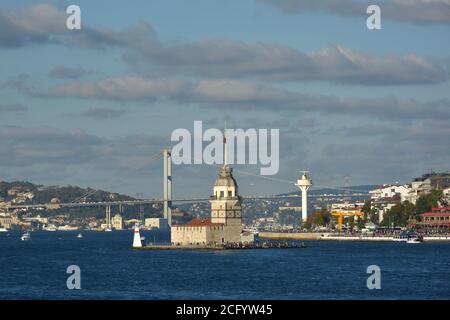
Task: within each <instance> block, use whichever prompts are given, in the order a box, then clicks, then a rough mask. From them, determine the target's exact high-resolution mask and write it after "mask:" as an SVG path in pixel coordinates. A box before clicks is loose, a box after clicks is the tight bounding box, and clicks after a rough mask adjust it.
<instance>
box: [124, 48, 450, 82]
mask: <svg viewBox="0 0 450 320" xmlns="http://www.w3.org/2000/svg"><path fill="white" fill-rule="evenodd" d="M133 50H134V51H133V52H134V53H133V54H132V55H131V56H130V57H129V58H128V60H129V61H130V63H131V64H133V65H134V66H135V68H136V69H139V70H145V68H147V69H148V68H150V69H149V70H150V71H149V72H152V73H154V70H153V68H155V66H156V67H159V68H162V70H163V71H164V72H165V73H172V74H188V75H194V76H206V77H214V78H225V77H226V78H229V77H233V78H254V79H261V80H270V81H329V82H335V83H343V84H354V85H369V86H370V85H377V86H380V85H407V84H429V83H439V82H443V81H446V80H447V79H448V78H449V72H448V69H447V67H446V65H445V64H441V63H438V62H435V61H431V60H428V59H426V58H423V57H420V56H418V55H415V54H408V55H404V56H401V55H385V56H376V55H373V54H367V53H362V52H359V51H355V50H352V49H349V48H345V47H343V46H340V45H336V46H331V47H328V48H324V49H322V50H319V51H317V52H311V53H306V52H302V51H300V50H297V49H294V48H290V47H286V46H279V45H272V44H266V43H245V42H240V41H232V40H204V41H199V42H194V43H188V44H178V45H173V46H163V45H159V46H157V45H152V46H148V47H145V46H144V47H142V46H138V47H134V48H133Z"/></svg>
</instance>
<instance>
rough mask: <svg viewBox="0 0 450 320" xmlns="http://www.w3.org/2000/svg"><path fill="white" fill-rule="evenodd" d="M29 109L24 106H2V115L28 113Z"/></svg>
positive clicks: (0, 107)
mask: <svg viewBox="0 0 450 320" xmlns="http://www.w3.org/2000/svg"><path fill="white" fill-rule="evenodd" d="M26 111H28V107H26V106H24V105H22V104H0V113H17V112H26Z"/></svg>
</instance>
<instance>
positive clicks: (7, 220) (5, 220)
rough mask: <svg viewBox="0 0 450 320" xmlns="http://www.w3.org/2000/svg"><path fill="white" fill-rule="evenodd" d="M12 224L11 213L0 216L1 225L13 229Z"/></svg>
mask: <svg viewBox="0 0 450 320" xmlns="http://www.w3.org/2000/svg"><path fill="white" fill-rule="evenodd" d="M12 224H13V223H12V218H11V216H10V215H1V216H0V227H2V228H6V229H11V225H12Z"/></svg>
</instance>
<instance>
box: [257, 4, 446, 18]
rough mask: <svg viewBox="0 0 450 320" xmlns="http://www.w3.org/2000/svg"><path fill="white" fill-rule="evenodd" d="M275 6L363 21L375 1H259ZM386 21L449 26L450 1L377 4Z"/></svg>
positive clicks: (284, 9)
mask: <svg viewBox="0 0 450 320" xmlns="http://www.w3.org/2000/svg"><path fill="white" fill-rule="evenodd" d="M256 1H258V2H262V3H267V4H270V5H273V6H275V7H277V8H279V9H281V10H282V11H283V12H286V13H290V14H294V13H302V12H308V11H310V12H311V11H312V12H326V13H330V14H336V15H341V16H357V17H363V16H364V15H365V14H366V9H367V7H368V6H369V5H371V4H374V3H373V2H371V1H360V0H322V1H315V0H256ZM376 4H378V5H379V6H380V8H381V15H382V18H387V19H390V20H394V21H401V22H408V23H415V24H437V23H441V24H449V23H450V1H448V0H389V1H381V2H379V3H376Z"/></svg>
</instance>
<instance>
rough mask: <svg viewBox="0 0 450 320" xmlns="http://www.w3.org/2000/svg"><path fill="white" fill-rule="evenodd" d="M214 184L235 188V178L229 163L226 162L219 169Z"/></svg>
mask: <svg viewBox="0 0 450 320" xmlns="http://www.w3.org/2000/svg"><path fill="white" fill-rule="evenodd" d="M214 186H215V187H234V188H237V183H236V180H235V179H234V177H233V169H232V168H231V167H230V166H229V165H227V164H226V165H224V166H223V167H222V168H221V169H220V171H219V174H218V176H217V179H216V182H215V183H214Z"/></svg>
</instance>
